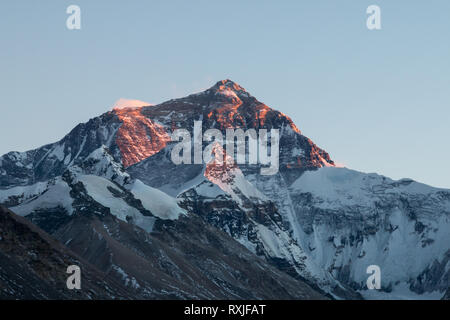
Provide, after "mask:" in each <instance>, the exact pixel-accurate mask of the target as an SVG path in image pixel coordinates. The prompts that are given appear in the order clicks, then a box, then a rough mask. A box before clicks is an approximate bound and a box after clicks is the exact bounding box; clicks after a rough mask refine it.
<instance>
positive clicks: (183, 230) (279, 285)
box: [0, 207, 324, 299]
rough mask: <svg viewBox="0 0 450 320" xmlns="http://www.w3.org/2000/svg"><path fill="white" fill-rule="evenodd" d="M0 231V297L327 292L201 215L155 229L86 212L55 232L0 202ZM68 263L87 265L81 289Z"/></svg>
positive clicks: (301, 295)
mask: <svg viewBox="0 0 450 320" xmlns="http://www.w3.org/2000/svg"><path fill="white" fill-rule="evenodd" d="M0 239H1V240H0V256H1V259H0V298H2V299H323V298H324V296H323V295H321V294H319V293H318V292H316V291H315V290H313V289H311V288H310V287H309V286H308V285H306V284H304V283H302V282H300V281H297V280H295V279H293V278H291V277H289V276H287V275H285V274H283V273H282V272H280V271H278V270H276V269H275V268H273V267H270V266H269V265H267V263H266V262H264V261H263V260H261V259H260V258H258V257H256V256H255V255H253V254H252V253H250V252H248V251H247V250H246V249H245V248H243V247H242V246H240V245H239V244H238V243H236V242H235V241H234V240H233V239H231V238H230V237H229V236H228V235H226V234H224V233H222V232H219V231H218V230H214V229H213V228H212V227H209V226H207V225H205V223H203V222H202V221H201V220H200V219H198V220H197V221H196V223H191V221H189V222H188V221H183V220H181V221H176V222H173V223H169V224H167V225H166V224H161V225H159V226H158V227H157V228H156V229H155V232H154V233H153V234H152V235H150V234H148V233H147V232H145V231H144V230H142V229H139V228H138V227H136V226H133V225H130V224H128V223H125V222H122V221H119V220H118V219H116V218H115V217H114V216H112V215H110V214H105V215H104V216H96V215H93V214H89V213H87V214H82V213H80V214H76V215H74V216H73V217H72V218H71V219H70V221H69V222H68V223H67V224H65V225H63V226H62V227H61V228H59V229H58V230H56V231H55V232H54V233H53V235H52V236H50V235H49V234H47V233H46V232H45V231H43V230H42V229H40V228H39V227H37V226H35V225H34V224H32V223H30V222H29V221H28V220H27V219H24V218H22V217H20V216H17V215H15V214H14V213H12V212H11V211H10V210H8V209H5V208H3V207H0ZM64 243H65V244H66V245H64ZM69 265H78V266H79V267H80V268H81V271H82V289H81V290H68V289H67V287H66V279H67V277H68V276H69V275H68V274H66V273H65V272H66V269H67V266H69Z"/></svg>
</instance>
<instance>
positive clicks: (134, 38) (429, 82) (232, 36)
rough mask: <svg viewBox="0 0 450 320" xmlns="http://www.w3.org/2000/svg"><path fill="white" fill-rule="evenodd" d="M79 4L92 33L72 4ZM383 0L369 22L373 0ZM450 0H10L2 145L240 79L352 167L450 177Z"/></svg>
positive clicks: (6, 0) (45, 139) (434, 179)
mask: <svg viewBox="0 0 450 320" xmlns="http://www.w3.org/2000/svg"><path fill="white" fill-rule="evenodd" d="M71 4H76V5H78V6H80V8H81V30H68V29H67V28H66V19H67V17H68V14H66V8H67V7H68V6H69V5H71ZM372 4H376V5H378V6H380V8H381V19H382V20H381V23H382V29H381V30H376V31H369V30H368V29H367V27H366V18H367V14H366V8H367V7H368V6H369V5H372ZM449 35H450V1H448V0H441V1H438V0H434V1H433V0H429V1H410V0H396V1H392V0H389V1H387V0H370V1H366V0H358V1H355V0H339V1H335V0H327V1H325V0H309V1H300V0H295V1H287V0H284V1H262V0H258V1H256V0H253V1H252V0H228V1H215V0H204V1H200V0H190V1H186V0H183V1H172V0H164V1H156V0H147V1H137V0H135V1H101V0H89V1H87V0H71V1H64V0H58V1H57V0H53V1H50V0H42V1H35V0H33V1H31V0H30V1H21V0H17V1H16V0H15V1H12V0H2V1H1V2H0V43H1V47H0V48H1V50H0V90H1V91H0V92H1V98H0V99H1V100H0V108H1V118H0V119H1V125H0V137H1V143H0V154H3V153H6V152H8V151H12V150H17V151H25V150H28V149H31V148H35V147H38V146H41V145H43V144H46V143H50V142H54V141H57V140H59V139H60V138H62V137H63V136H64V135H65V134H66V133H68V132H69V131H70V130H71V129H72V128H73V127H74V126H75V125H76V124H78V123H79V122H85V121H87V120H88V119H89V118H92V117H94V116H97V115H99V114H101V113H103V112H105V111H108V110H109V109H110V107H111V106H112V105H113V104H114V102H115V101H116V100H118V99H119V98H130V99H139V100H143V101H148V102H151V103H159V102H163V101H165V100H168V99H170V98H176V97H181V96H184V95H187V94H189V93H192V92H196V91H200V90H202V89H205V88H207V87H210V86H211V85H213V84H214V83H215V82H216V81H218V80H221V79H226V78H229V79H232V80H233V81H235V82H237V83H239V84H240V85H242V86H243V87H244V88H246V89H247V90H248V91H249V92H250V93H251V94H253V95H254V96H255V97H257V98H258V99H259V100H260V101H262V102H264V103H266V104H267V105H269V106H270V107H273V108H275V109H278V110H280V111H282V112H284V113H286V114H288V115H289V116H291V117H292V118H293V120H294V122H295V123H296V124H297V125H298V127H299V128H300V129H301V130H302V132H303V133H304V134H305V135H307V136H308V137H310V138H311V139H312V140H313V141H314V142H316V143H317V144H318V145H319V146H320V147H322V148H324V149H325V150H327V151H328V152H329V153H330V154H331V157H332V158H333V159H334V160H336V161H338V162H340V163H344V164H345V165H346V166H347V167H349V168H352V169H356V170H360V171H364V172H377V173H381V174H384V175H386V176H389V177H392V178H396V179H398V178H402V177H410V178H413V179H415V180H418V181H420V182H424V183H427V184H431V185H434V186H439V187H446V188H450V170H449V169H448V162H449V159H450V148H449V137H450V125H449V120H450V40H449Z"/></svg>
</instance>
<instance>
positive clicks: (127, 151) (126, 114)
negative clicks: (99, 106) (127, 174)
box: [114, 108, 170, 167]
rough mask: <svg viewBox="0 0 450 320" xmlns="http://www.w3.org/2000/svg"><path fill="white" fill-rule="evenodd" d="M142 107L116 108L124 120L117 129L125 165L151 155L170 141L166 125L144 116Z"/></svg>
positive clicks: (117, 138)
mask: <svg viewBox="0 0 450 320" xmlns="http://www.w3.org/2000/svg"><path fill="white" fill-rule="evenodd" d="M141 109H142V108H122V109H114V112H115V113H116V114H117V116H118V117H119V119H120V121H122V125H121V126H120V128H119V130H118V131H117V135H116V144H117V146H118V147H119V149H120V152H121V154H122V163H123V165H124V166H125V167H129V166H131V165H133V164H135V163H137V162H140V161H142V160H144V159H146V158H148V157H151V156H152V155H154V154H155V153H157V152H159V151H160V150H161V149H163V148H164V147H165V146H166V144H167V142H168V141H170V136H169V135H168V133H167V132H166V131H165V129H164V127H163V126H162V125H160V124H158V123H156V122H154V121H152V120H151V119H149V118H147V117H145V116H143V115H142V113H141Z"/></svg>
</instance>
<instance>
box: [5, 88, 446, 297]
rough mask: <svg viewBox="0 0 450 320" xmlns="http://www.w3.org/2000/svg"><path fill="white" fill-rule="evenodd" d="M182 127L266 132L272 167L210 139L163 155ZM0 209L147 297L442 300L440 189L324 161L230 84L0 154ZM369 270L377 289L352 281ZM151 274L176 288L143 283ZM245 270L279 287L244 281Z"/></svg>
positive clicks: (287, 125) (273, 113) (114, 114)
mask: <svg viewBox="0 0 450 320" xmlns="http://www.w3.org/2000/svg"><path fill="white" fill-rule="evenodd" d="M195 121H202V122H201V124H202V126H201V128H200V129H201V130H202V132H205V131H206V130H208V129H217V130H219V131H220V132H222V133H223V135H224V136H225V135H226V130H227V129H242V130H243V131H246V130H251V129H254V130H256V131H259V130H260V129H266V130H267V131H270V130H271V129H278V130H279V133H280V140H279V167H278V172H276V173H275V174H272V175H262V174H261V172H260V169H261V167H263V165H261V164H248V163H237V162H236V161H235V160H234V159H236V156H235V154H227V152H228V150H225V148H224V146H223V145H220V144H218V145H215V146H214V147H213V148H212V152H211V155H212V159H211V160H210V161H208V162H204V163H199V164H179V165H176V164H175V163H174V162H173V161H172V157H171V156H172V152H173V150H174V148H175V146H176V144H177V142H175V141H171V136H172V134H173V132H174V131H175V130H176V129H186V130H187V131H188V132H189V133H190V135H191V136H193V135H194V133H195V130H196V129H195ZM197 129H198V128H197ZM207 144H208V143H207V142H203V147H205V146H206V145H207ZM248 148H249V147H247V149H246V151H248V150H249V149H248ZM220 155H225V158H223V159H222V160H225V161H220V160H221V158H219V156H220ZM0 203H1V204H3V205H5V206H7V207H8V208H10V209H11V210H12V211H14V212H15V213H17V214H18V215H21V216H24V217H26V218H27V219H28V220H30V221H32V222H33V223H35V224H36V225H38V226H39V227H40V228H42V229H44V230H45V231H47V232H48V233H50V234H51V235H52V236H53V237H55V238H56V239H57V240H58V241H60V242H61V243H63V244H65V245H66V246H67V247H68V248H69V249H70V250H73V251H74V252H76V253H77V254H79V255H80V256H81V257H82V258H83V259H86V260H87V261H89V263H91V264H92V265H94V266H95V267H96V268H98V269H99V270H101V271H102V272H106V273H108V274H116V280H119V281H120V279H122V280H123V281H124V282H126V283H127V284H128V285H129V286H130V284H133V283H139V290H140V291H139V290H138V291H139V294H141V295H142V294H143V293H142V292H143V291H145V289H147V290H149V289H148V288H153V287H155V288H158V290H159V291H158V290H153V291H151V293H150V292H146V293H145V294H147V295H145V294H144V296H145V297H148V298H161V297H162V296H163V295H161V292H163V291H164V292H165V291H167V292H170V295H169V294H168V296H170V297H174V296H176V297H179V298H189V297H191V298H192V297H194V298H197V297H202V298H224V297H228V298H230V297H238V298H244V297H247V298H249V297H250V298H252V297H253V298H262V297H264V298H273V299H279V298H280V299H284V298H286V299H290V298H292V299H294V298H315V297H323V296H324V295H326V296H328V297H332V298H338V299H361V298H368V299H372V298H375V299H378V298H383V299H384V298H407V299H429V298H430V299H440V298H442V297H443V296H444V294H445V292H446V291H448V288H449V287H450V286H449V283H450V272H449V269H450V263H449V258H450V245H449V244H450V225H449V219H450V191H449V190H445V189H438V188H432V187H429V186H426V185H423V184H419V183H417V182H414V181H412V180H408V179H403V180H400V181H393V180H391V179H389V178H387V177H383V176H380V175H376V174H365V173H361V172H357V171H353V170H350V169H347V168H337V167H336V166H335V163H334V162H333V160H332V159H331V157H330V155H329V154H328V153H327V152H326V151H324V150H322V149H321V148H319V147H318V146H317V145H316V144H314V143H313V142H312V141H311V140H310V139H309V138H307V137H306V136H304V135H303V134H302V132H301V131H300V130H299V129H298V128H297V127H296V126H295V124H294V123H293V121H292V120H291V119H290V118H289V117H288V116H286V115H285V114H283V113H281V112H279V111H277V110H274V109H272V108H270V107H268V106H266V105H265V104H264V103H261V102H259V101H258V100H257V99H256V98H255V97H253V96H252V95H251V94H249V93H248V92H247V91H246V90H245V89H244V88H242V87H241V86H240V85H238V84H236V83H234V82H233V81H231V80H223V81H219V82H218V83H216V84H215V85H214V86H213V87H211V88H210V89H208V90H206V91H203V92H200V93H197V94H193V95H190V96H187V97H184V98H180V99H175V100H169V101H167V102H164V103H161V104H158V105H152V106H138V107H136V105H131V106H130V107H128V108H127V106H126V105H121V108H114V109H113V110H112V111H109V112H107V113H105V114H103V115H101V116H99V117H97V118H94V119H91V120H89V121H88V122H87V123H84V124H80V125H78V126H77V127H75V128H74V129H73V130H72V131H71V132H70V133H69V134H68V135H67V136H65V137H64V138H63V139H62V140H61V141H58V142H56V143H53V144H49V145H46V146H43V147H41V148H38V149H36V150H31V151H28V152H23V153H19V152H11V153H8V154H6V155H4V156H3V157H1V158H0ZM112 230H115V231H112ZM95 235H96V236H95ZM96 237H97V238H98V239H97V238H96ZM93 239H96V240H95V241H93ZM169 244H170V245H169ZM130 251H131V252H130ZM124 252H126V253H124ZM156 252H159V253H160V254H156ZM169 257H170V258H169ZM261 259H262V260H261ZM129 261H136V262H135V263H132V264H130V263H128V262H129ZM161 261H163V262H161ZM250 261H257V263H256V262H252V263H250V265H249V262H250ZM174 265H175V266H174ZM370 265H377V266H379V267H380V269H381V287H382V288H381V290H368V289H367V287H366V280H367V278H368V276H369V274H367V272H366V271H367V267H368V266H370ZM137 266H139V268H138V267H137ZM250 266H251V267H250ZM112 270H116V271H117V270H121V271H117V272H114V271H112ZM142 270H146V271H145V272H144V271H142ZM150 270H151V271H150ZM122 271H123V272H122ZM160 274H161V275H160ZM162 274H164V277H169V278H168V279H170V280H165V283H171V286H172V287H173V288H176V289H173V290H167V288H164V287H163V286H161V284H157V283H155V281H156V280H155V279H160V278H161V279H165V278H164V277H163V276H162ZM257 274H260V275H261V277H262V278H263V279H267V281H268V282H267V283H272V282H274V283H276V284H277V285H271V286H272V289H269V286H267V287H264V286H262V287H261V289H260V290H256V291H255V288H256V287H257V286H256V283H257V282H258V281H259V280H256V279H255V275H257ZM125 275H126V276H125ZM194 275H195V276H194ZM121 276H122V278H120V277H121ZM230 277H231V278H230ZM133 279H134V280H133ZM270 279H271V280H270ZM172 281H173V283H172ZM204 281H206V282H204ZM195 283H202V284H201V285H199V286H196V285H194V284H195ZM212 283H214V284H215V286H214V289H213V285H212ZM248 283H251V284H252V286H254V287H250V288H252V289H253V291H251V290H248V289H249V288H248ZM131 286H132V285H131ZM246 288H247V289H246ZM277 288H278V289H277ZM135 289H136V288H135ZM136 290H137V289H136ZM177 292H178V293H177ZM251 292H253V293H251Z"/></svg>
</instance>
